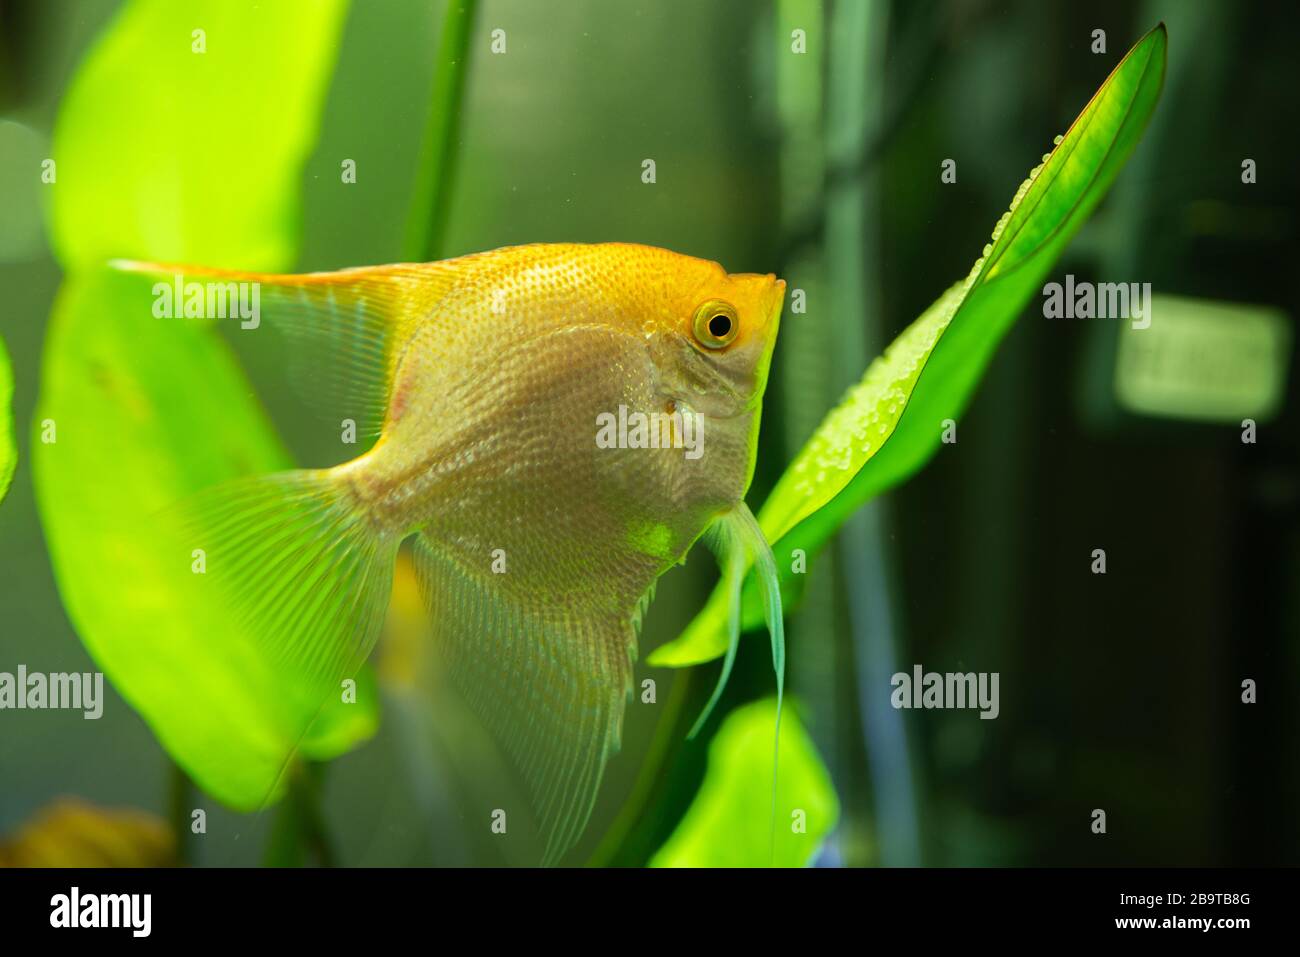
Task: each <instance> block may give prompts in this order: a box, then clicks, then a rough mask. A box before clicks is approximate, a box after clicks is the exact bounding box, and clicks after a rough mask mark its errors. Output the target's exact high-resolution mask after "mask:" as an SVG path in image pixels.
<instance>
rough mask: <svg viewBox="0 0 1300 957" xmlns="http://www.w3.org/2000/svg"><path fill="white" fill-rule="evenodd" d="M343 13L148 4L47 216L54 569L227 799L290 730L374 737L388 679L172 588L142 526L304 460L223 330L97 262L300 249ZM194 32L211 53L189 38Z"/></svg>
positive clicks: (134, 21) (269, 760)
mask: <svg viewBox="0 0 1300 957" xmlns="http://www.w3.org/2000/svg"><path fill="white" fill-rule="evenodd" d="M343 12H344V5H343V4H342V3H340V2H321V3H313V4H311V5H308V6H288V5H284V6H281V5H271V6H269V7H266V8H252V7H248V6H244V5H238V4H225V3H220V2H215V0H211V2H203V3H197V4H189V5H186V6H185V7H183V8H182V7H180V6H178V5H174V4H168V3H165V2H160V0H137V2H134V3H131V4H129V5H127V6H126V7H125V9H124V10H123V12H122V13H121V14H120V15H119V17H118V18H117V19H116V20H115V21H114V23H113V24H112V25H111V26H110V28H109V29H108V30H107V32H106V34H105V35H104V36H103V37H102V38H101V39H100V41H99V42H98V45H97V46H96V48H95V49H94V51H93V52H92V53H91V54H90V55H89V56H88V58H87V60H86V62H85V63H84V64H83V66H82V67H81V69H80V70H79V72H78V74H77V76H76V77H75V78H74V80H73V82H72V84H71V88H70V91H69V93H68V96H67V98H66V99H65V101H64V103H63V106H62V109H61V111H60V115H59V118H58V122H57V127H56V133H55V146H54V153H55V156H56V158H57V161H58V167H57V169H58V174H57V180H56V185H55V187H54V188H52V190H51V195H52V199H51V203H52V205H51V209H50V217H51V221H52V223H53V224H54V230H53V232H54V236H55V246H56V251H57V253H58V254H59V257H60V259H61V260H62V261H63V262H64V264H65V265H66V266H67V267H68V270H69V276H68V278H67V280H66V281H65V284H64V287H63V288H62V289H61V291H60V293H59V296H58V298H57V300H56V302H55V306H54V309H53V311H52V314H51V319H50V326H49V330H48V333H47V340H46V344H45V354H44V359H43V370H42V372H43V374H42V381H41V395H40V400H39V403H38V410H37V414H36V421H35V428H34V434H33V439H32V460H33V461H32V468H33V476H34V481H35V487H36V495H37V504H38V507H39V509H40V514H41V518H42V524H43V526H44V528H45V534H46V539H47V541H48V543H49V549H50V555H51V559H52V563H53V566H54V572H55V578H56V580H57V582H58V586H59V590H60V594H61V595H62V598H63V602H64V605H65V607H66V608H67V611H68V615H69V617H70V619H71V620H72V622H73V624H74V626H75V627H76V628H77V631H78V633H79V635H80V636H81V639H82V641H83V643H84V644H85V645H86V647H87V649H88V650H89V651H90V653H91V655H92V657H94V659H95V660H96V662H97V663H98V664H99V666H100V667H101V668H102V669H103V670H104V672H105V673H106V674H107V675H108V677H109V679H110V680H111V681H112V682H113V684H114V686H115V687H116V688H117V690H118V691H119V692H120V693H121V694H122V696H123V697H124V698H125V699H126V700H127V701H128V702H129V703H130V704H131V705H132V706H133V707H134V708H135V709H136V710H138V711H139V712H140V714H141V715H142V716H143V717H144V719H145V720H146V722H148V724H149V725H150V727H151V728H152V729H153V731H154V733H155V734H156V735H157V737H158V739H159V741H160V742H161V743H162V744H163V746H164V747H165V748H167V750H168V751H169V752H170V753H171V754H172V756H173V757H174V758H175V759H176V761H177V762H178V763H179V764H180V765H182V766H183V767H184V768H185V769H186V770H187V771H188V772H189V774H190V776H191V777H192V778H193V779H194V780H195V781H196V782H197V783H198V784H199V785H200V786H202V787H203V788H204V789H205V790H207V791H208V792H209V793H211V794H212V795H214V796H215V797H217V798H219V799H220V800H222V801H224V802H226V803H228V804H230V805H232V806H234V807H237V808H253V807H257V806H260V805H261V804H262V803H264V802H265V801H267V800H271V799H274V798H275V797H276V796H278V794H279V792H280V789H281V786H282V783H281V780H280V779H281V772H282V770H283V768H284V765H285V762H286V761H287V760H288V758H289V756H290V754H291V753H292V752H293V751H294V749H295V747H298V748H300V749H301V751H302V753H303V754H305V755H306V756H308V757H312V758H328V757H332V756H334V755H337V754H338V753H340V752H342V751H344V750H346V749H347V748H349V747H351V746H353V745H354V744H355V743H356V742H357V741H359V740H363V739H364V738H366V737H368V736H369V735H371V734H372V733H373V731H374V728H375V725H376V721H377V718H376V708H375V704H376V696H375V694H374V692H373V686H372V684H371V679H370V677H369V676H368V674H363V675H362V676H360V680H359V682H358V684H359V688H358V695H357V702H358V703H357V704H352V705H347V704H343V703H342V702H341V701H333V702H327V703H326V705H325V707H324V708H323V709H322V708H321V706H320V702H319V701H313V700H310V698H309V697H308V696H307V695H305V693H304V689H303V688H302V687H301V679H300V678H299V676H297V675H294V674H291V673H287V672H285V671H284V670H283V669H279V668H276V667H275V666H274V665H272V664H271V663H269V662H267V661H266V660H264V659H265V657H266V656H265V655H263V654H259V653H258V652H257V650H255V649H253V648H250V647H246V646H242V645H240V644H238V643H237V642H236V641H235V640H233V639H232V638H231V637H230V630H229V628H228V627H226V625H227V620H226V618H225V610H224V609H221V608H219V607H212V606H211V603H208V604H205V603H204V602H203V601H197V602H196V601H192V600H191V596H184V597H183V596H182V595H181V594H180V593H179V592H178V591H177V590H175V589H173V588H171V587H169V584H170V582H172V581H173V580H174V579H173V577H172V576H174V575H175V573H176V571H177V559H178V556H177V555H175V554H163V553H162V551H161V550H160V547H159V543H158V542H157V541H155V540H154V538H153V536H152V534H151V533H152V532H153V531H154V526H155V524H156V515H157V513H158V512H159V511H160V510H162V509H164V508H166V507H168V506H170V505H173V504H175V503H176V502H178V501H180V500H182V499H184V498H186V497H187V496H189V495H191V494H193V493H194V492H196V491H198V490H199V489H201V488H204V487H206V486H209V485H211V484H214V483H216V482H219V481H222V480H224V479H227V478H232V477H235V476H241V475H247V474H250V473H257V472H266V471H274V470H278V469H283V468H287V467H290V466H291V465H292V463H291V462H290V460H289V457H288V456H287V454H286V453H285V451H284V449H283V448H282V447H281V445H280V443H279V441H278V439H277V438H276V437H275V434H274V431H273V430H272V428H271V425H270V423H269V422H268V421H267V419H266V417H265V415H264V414H263V412H262V410H261V408H260V407H259V406H258V405H257V403H256V402H255V401H254V400H253V399H252V397H251V396H252V390H251V388H250V387H249V384H248V383H247V381H246V380H245V378H244V377H243V375H242V374H241V373H240V371H239V369H238V366H237V364H236V363H235V361H234V360H233V358H232V357H231V355H230V353H229V350H228V349H227V348H226V346H225V345H224V343H223V342H222V340H221V339H220V337H219V336H218V335H217V333H216V331H215V330H213V329H210V328H205V327H204V326H202V325H198V324H192V323H187V322H182V321H172V320H161V319H156V318H154V316H153V315H152V310H151V306H152V295H151V289H150V285H149V284H148V283H147V282H142V281H141V280H140V279H139V278H138V277H129V276H118V275H114V274H110V273H107V272H105V271H104V270H103V269H102V267H101V262H102V260H103V259H105V258H106V257H110V256H135V257H139V258H145V259H158V260H197V261H202V262H209V263H217V264H224V265H238V266H245V267H248V268H261V269H284V268H288V267H289V266H290V265H291V264H292V261H293V255H294V250H295V248H296V245H297V235H298V222H297V209H296V199H295V198H294V197H296V195H297V191H298V179H299V177H300V175H301V172H302V167H303V164H304V163H305V161H306V158H307V155H308V151H309V150H310V149H311V147H312V143H313V141H314V138H315V129H316V124H317V116H318V114H319V111H320V107H321V101H322V98H323V95H324V89H325V84H326V81H327V79H328V74H329V69H330V67H331V66H332V62H333V55H334V50H335V43H336V38H337V34H338V30H339V28H340V26H341V21H342V15H343ZM196 29H203V30H205V43H206V50H207V52H206V53H198V52H193V51H192V46H191V45H192V43H193V42H194V39H193V36H192V31H193V30H196ZM205 58H207V59H205ZM164 140H165V142H164ZM180 558H181V560H182V561H183V562H184V563H185V564H188V562H189V561H190V559H189V556H187V555H186V556H180ZM183 567H184V566H182V568H183ZM318 712H319V714H318Z"/></svg>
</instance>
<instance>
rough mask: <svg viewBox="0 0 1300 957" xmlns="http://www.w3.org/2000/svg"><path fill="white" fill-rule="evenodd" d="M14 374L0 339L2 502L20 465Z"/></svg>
mask: <svg viewBox="0 0 1300 957" xmlns="http://www.w3.org/2000/svg"><path fill="white" fill-rule="evenodd" d="M13 400H14V373H13V369H12V368H11V367H10V365H9V353H8V352H7V351H6V350H5V344H4V340H3V339H0V502H3V501H4V497H5V493H6V492H8V491H9V483H10V482H12V481H13V477H14V467H15V466H16V465H17V464H18V447H17V446H16V445H15V444H14V414H13V409H12V408H11V406H12V404H13Z"/></svg>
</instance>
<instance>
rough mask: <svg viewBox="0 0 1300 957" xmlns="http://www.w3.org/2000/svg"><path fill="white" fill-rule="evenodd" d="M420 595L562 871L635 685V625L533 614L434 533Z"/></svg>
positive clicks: (418, 553) (421, 554) (424, 543)
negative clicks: (445, 550) (446, 551)
mask: <svg viewBox="0 0 1300 957" xmlns="http://www.w3.org/2000/svg"><path fill="white" fill-rule="evenodd" d="M413 555H414V559H415V566H416V572H417V577H418V579H419V582H420V590H421V593H422V594H423V596H424V599H425V602H426V604H427V605H428V608H429V613H430V619H431V621H432V624H433V630H434V640H435V641H436V642H437V643H438V646H439V656H440V658H441V659H442V660H443V661H444V662H445V663H446V666H447V668H448V673H449V674H450V676H451V679H452V682H453V684H455V685H456V687H457V688H458V689H459V690H460V692H461V694H462V696H463V697H464V698H465V700H466V702H467V704H468V705H469V707H470V709H471V710H472V711H473V712H474V713H475V714H476V715H477V716H478V718H479V720H480V721H481V722H482V723H483V724H484V726H485V727H486V728H487V729H488V731H490V732H491V734H492V736H493V737H494V738H495V739H496V741H497V743H498V745H499V747H500V748H501V750H502V751H503V752H504V753H505V754H506V756H507V757H508V758H509V759H510V760H511V762H512V763H513V764H514V765H515V768H516V770H517V771H518V772H519V775H520V777H521V779H522V781H523V783H524V785H525V788H526V790H527V792H528V793H529V795H530V797H531V799H532V804H533V808H532V811H533V815H534V818H535V820H536V821H537V823H538V827H539V829H540V832H541V837H542V843H543V845H544V847H545V853H544V856H543V860H542V863H543V864H547V865H549V864H555V863H557V862H558V861H559V860H560V859H561V857H563V855H564V853H565V852H566V851H568V850H569V849H570V848H571V847H572V846H573V845H574V844H575V843H577V841H578V838H579V837H580V836H581V834H582V831H583V829H584V828H585V826H586V823H587V819H588V818H589V817H590V815H591V811H592V808H593V806H594V804H595V798H596V792H597V790H598V789H599V787H600V781H601V777H602V775H603V773H604V769H605V764H606V761H607V760H608V758H609V757H610V756H611V755H612V754H613V753H615V752H616V751H617V750H618V748H619V744H620V735H621V731H622V723H623V712H624V708H625V706H626V702H627V697H628V695H629V693H630V692H631V687H632V663H633V658H634V656H635V653H636V638H635V633H634V630H633V624H632V620H631V615H630V614H629V615H628V618H627V620H625V621H618V620H615V619H612V618H610V617H609V616H607V615H604V614H593V615H591V616H585V615H582V614H579V613H577V612H574V611H572V610H567V611H559V610H556V609H554V608H545V607H541V606H537V607H527V606H525V605H523V604H521V603H520V599H518V598H517V597H514V598H512V597H507V595H506V593H505V591H504V590H502V589H499V588H493V587H492V583H491V581H490V577H489V576H477V575H475V574H474V573H471V572H469V571H466V570H465V569H464V568H462V567H461V566H460V565H459V564H458V563H457V562H455V561H454V560H453V559H451V558H449V557H446V556H445V555H443V554H442V553H441V552H440V551H439V550H438V548H437V545H436V544H435V543H434V542H432V541H431V540H430V539H429V538H428V537H427V536H426V535H424V534H423V533H421V534H420V535H418V536H417V537H416V539H415V542H414V547H413Z"/></svg>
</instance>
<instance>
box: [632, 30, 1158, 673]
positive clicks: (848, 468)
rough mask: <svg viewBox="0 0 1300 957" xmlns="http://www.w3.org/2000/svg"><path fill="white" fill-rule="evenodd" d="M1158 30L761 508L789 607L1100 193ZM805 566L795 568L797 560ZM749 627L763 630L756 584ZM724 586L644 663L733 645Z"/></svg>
mask: <svg viewBox="0 0 1300 957" xmlns="http://www.w3.org/2000/svg"><path fill="white" fill-rule="evenodd" d="M1166 48H1167V37H1166V34H1165V28H1164V25H1163V24H1161V25H1160V26H1157V27H1156V28H1155V29H1154V30H1152V31H1151V32H1150V33H1148V34H1147V35H1146V36H1145V37H1143V38H1142V39H1141V40H1140V41H1138V43H1137V44H1136V45H1135V46H1134V47H1133V49H1132V50H1130V51H1129V52H1128V54H1127V55H1126V56H1125V57H1124V59H1123V60H1122V61H1121V62H1120V64H1119V65H1118V66H1117V67H1116V68H1115V70H1114V72H1112V73H1111V75H1110V76H1109V77H1108V78H1107V79H1106V81H1105V83H1103V84H1102V86H1101V88H1100V89H1099V90H1098V91H1097V92H1096V94H1094V96H1093V97H1092V99H1091V100H1090V101H1089V103H1088V105H1087V106H1086V107H1084V110H1083V112H1082V113H1080V114H1079V116H1078V117H1077V118H1076V119H1075V121H1074V123H1072V124H1071V126H1070V128H1069V130H1068V131H1067V132H1066V134H1065V135H1064V136H1063V137H1060V138H1059V139H1058V142H1057V143H1056V144H1055V146H1054V148H1053V149H1052V151H1051V152H1050V153H1049V154H1047V155H1045V156H1044V157H1043V161H1042V163H1041V164H1040V165H1038V166H1035V167H1034V168H1033V170H1031V172H1030V174H1029V178H1028V179H1026V180H1025V181H1024V182H1023V183H1022V184H1021V185H1020V188H1019V189H1018V190H1017V191H1016V195H1015V197H1014V198H1013V199H1012V201H1011V208H1010V209H1009V210H1008V211H1007V212H1006V213H1005V214H1004V215H1003V217H1002V218H1001V219H1000V220H998V223H997V225H996V227H995V228H994V231H993V236H992V239H991V240H990V242H989V243H988V244H987V245H986V246H985V247H984V251H983V253H982V254H981V255H980V257H979V258H978V259H977V260H976V262H975V265H974V267H973V268H972V269H971V271H970V273H969V274H968V275H967V276H966V278H965V279H963V280H962V281H960V282H958V283H957V284H956V285H954V286H952V287H951V288H949V289H948V290H947V291H946V292H945V293H944V294H943V295H942V296H940V297H939V299H938V301H936V302H935V303H934V304H933V305H932V306H930V308H929V309H927V310H926V311H925V312H924V313H923V314H922V315H921V317H920V318H918V319H917V320H916V321H915V322H913V323H912V324H911V325H910V326H908V327H907V329H906V330H904V331H903V333H902V334H901V335H900V336H899V337H898V338H897V339H896V340H894V342H893V344H891V345H890V347H889V348H888V349H887V350H886V351H885V353H884V355H882V356H881V357H880V358H878V359H876V360H875V362H873V363H872V364H871V365H870V366H869V367H868V368H867V371H866V372H865V374H864V375H863V377H862V379H861V380H860V381H859V382H858V383H857V384H856V385H855V386H854V387H853V388H852V389H850V390H849V393H848V394H847V395H846V396H845V397H844V399H843V400H842V401H841V402H840V404H839V405H838V406H836V407H835V408H834V409H832V410H831V412H830V413H829V414H828V415H827V416H826V418H825V419H824V420H823V422H822V424H821V426H820V427H819V428H818V429H817V431H816V432H815V433H814V434H813V436H812V438H811V439H809V441H808V442H807V444H806V445H805V446H804V447H803V449H802V450H801V451H800V452H799V453H798V455H796V456H795V459H794V461H793V462H792V463H791V464H790V466H789V468H787V469H786V470H785V472H784V474H783V475H782V476H781V478H780V480H779V481H778V482H777V484H776V487H775V488H774V489H773V490H772V494H771V495H770V496H769V497H768V499H767V501H766V502H765V503H764V504H763V507H762V509H760V510H759V512H758V519H759V524H760V525H761V526H762V529H763V532H764V534H765V535H766V536H767V538H768V540H769V541H770V542H771V543H772V548H773V551H774V552H775V553H776V557H777V566H778V568H779V570H780V573H781V576H782V590H783V592H784V593H785V594H786V595H787V602H788V603H789V602H790V601H792V600H795V599H797V597H798V594H799V591H800V588H801V586H802V581H803V578H802V572H803V571H804V569H805V564H804V563H805V562H806V560H807V559H808V558H810V557H811V556H813V555H814V554H815V553H816V552H817V551H818V550H819V549H820V548H821V547H822V546H823V545H825V543H826V542H827V541H828V540H829V539H830V537H831V536H832V535H833V534H834V533H835V531H836V530H837V529H838V528H839V527H840V525H841V524H843V522H844V521H845V520H846V519H847V518H848V516H849V515H851V514H852V513H853V512H854V511H855V510H856V509H858V508H860V507H861V506H862V505H863V504H865V503H866V502H868V501H870V500H871V499H872V498H874V497H875V496H877V495H879V494H880V493H881V492H884V491H886V490H888V489H890V488H892V487H894V486H895V485H897V484H898V483H899V482H901V481H903V480H904V479H906V478H907V477H908V476H909V475H911V474H913V473H914V472H916V471H917V470H918V469H920V468H921V467H922V466H923V465H924V464H925V463H926V462H927V461H928V460H929V459H930V457H931V456H933V455H934V453H935V452H936V450H938V448H939V446H940V444H941V442H942V438H943V433H944V431H945V429H948V428H949V427H950V423H955V422H956V420H957V419H958V418H959V417H960V415H961V414H962V412H963V410H964V409H965V408H966V405H967V403H968V402H969V401H970V398H971V396H972V395H973V393H974V390H975V387H976V386H977V385H978V383H979V380H980V377H981V376H982V375H983V372H984V369H985V368H986V367H987V365H988V362H989V360H990V359H991V358H992V356H993V352H994V350H995V349H996V348H997V345H998V343H999V342H1000V341H1001V340H1002V338H1003V337H1004V336H1005V335H1006V333H1007V332H1008V330H1009V329H1010V328H1011V325H1012V324H1013V323H1014V322H1015V320H1016V318H1017V317H1018V316H1019V315H1020V313H1021V312H1022V311H1023V309H1024V307H1025V304H1026V303H1027V302H1028V301H1029V299H1030V298H1031V297H1032V296H1033V294H1034V292H1035V291H1036V290H1038V289H1039V288H1040V287H1041V284H1042V282H1043V278H1044V276H1046V275H1047V273H1048V271H1049V270H1050V269H1051V267H1052V264H1053V263H1055V262H1056V259H1057V258H1058V257H1059V256H1060V254H1061V252H1062V251H1063V250H1064V249H1065V247H1066V245H1067V244H1068V243H1069V242H1070V240H1071V239H1072V238H1073V236H1074V234H1075V233H1077V232H1078V230H1079V228H1080V227H1081V226H1082V225H1083V223H1084V222H1085V221H1086V220H1087V218H1088V217H1089V215H1091V213H1092V211H1093V209H1095V208H1096V206H1097V204H1098V203H1099V202H1100V201H1101V199H1102V197H1103V196H1105V195H1106V191H1107V190H1108V189H1109V188H1110V185H1111V183H1113V182H1114V180H1115V177H1116V176H1117V175H1118V174H1119V171H1120V169H1122V168H1123V166H1124V163H1125V162H1126V161H1127V160H1128V157H1129V155H1130V154H1131V153H1132V152H1133V149H1134V147H1135V146H1136V145H1137V143H1138V140H1139V139H1140V138H1141V136H1142V132H1143V130H1144V129H1145V128H1146V124H1147V121H1148V120H1149V119H1150V118H1151V114H1152V112H1153V111H1154V110H1155V107H1156V103H1157V101H1158V100H1159V98H1160V91H1161V87H1162V85H1163V82H1164V75H1165V53H1166ZM801 557H802V561H801V560H800V559H801ZM743 606H744V621H745V626H746V627H747V628H749V627H754V626H755V625H757V624H759V623H760V622H761V621H762V614H763V608H762V605H761V600H760V596H759V589H758V587H757V584H756V582H755V581H754V578H753V576H752V575H751V576H750V577H749V579H748V580H747V582H746V587H745V599H744V602H743ZM727 645H728V641H727V597H726V593H725V589H724V588H723V587H722V586H721V585H720V586H719V587H718V588H717V589H715V591H714V593H713V595H712V596H711V597H710V598H709V602H708V604H707V605H706V606H705V608H704V609H703V610H702V611H701V612H700V613H699V615H697V616H696V618H695V620H694V621H692V622H691V624H690V625H689V626H688V627H687V629H686V630H685V631H684V632H683V633H682V635H681V636H680V637H678V638H677V639H676V640H674V641H672V642H670V643H668V644H666V645H664V646H662V647H660V648H658V649H657V650H656V651H655V652H654V653H653V654H651V655H650V657H649V662H650V664H652V665H667V666H672V667H685V666H687V665H694V664H700V663H702V662H705V661H709V660H712V659H713V658H716V657H718V656H720V655H722V654H723V653H725V652H726V650H727Z"/></svg>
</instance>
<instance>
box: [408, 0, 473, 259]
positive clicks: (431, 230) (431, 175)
mask: <svg viewBox="0 0 1300 957" xmlns="http://www.w3.org/2000/svg"><path fill="white" fill-rule="evenodd" d="M477 8H478V0H448V3H447V9H446V12H445V13H444V14H443V18H442V34H441V36H440V37H439V40H438V60H437V64H436V66H435V68H434V74H433V93H432V95H431V96H430V98H429V116H428V122H427V123H426V124H425V128H424V137H423V139H422V140H421V144H420V165H419V172H418V173H417V178H416V182H415V193H414V195H413V196H412V199H411V212H410V217H409V218H408V220H407V224H406V244H405V255H406V258H407V259H409V260H412V261H432V260H435V259H438V258H439V257H440V256H441V255H442V246H443V242H444V241H445V238H446V227H447V212H448V210H449V208H450V205H451V202H450V201H451V191H452V179H453V175H454V173H455V162H456V156H457V149H456V147H457V146H458V145H459V135H460V119H461V106H462V101H463V93H464V88H465V74H466V73H467V72H468V65H469V38H470V35H471V34H472V33H473V30H474V14H475V11H476V10H477Z"/></svg>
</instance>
